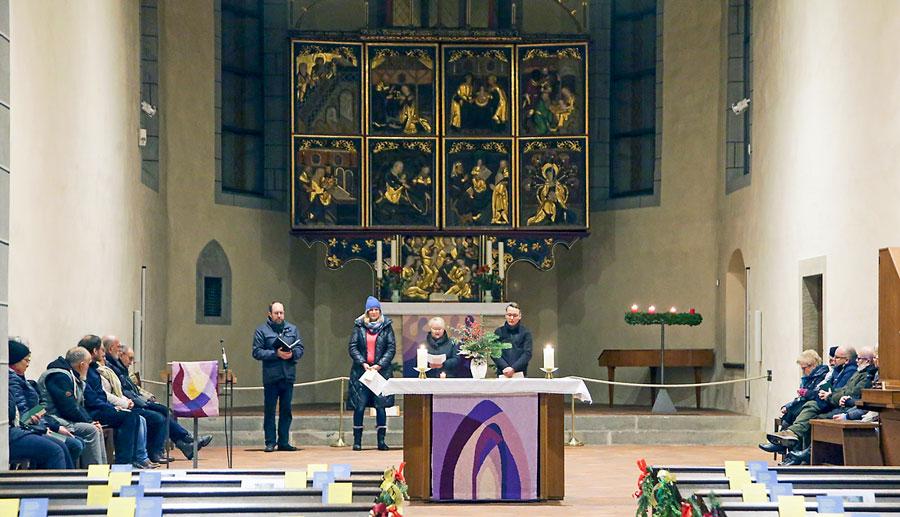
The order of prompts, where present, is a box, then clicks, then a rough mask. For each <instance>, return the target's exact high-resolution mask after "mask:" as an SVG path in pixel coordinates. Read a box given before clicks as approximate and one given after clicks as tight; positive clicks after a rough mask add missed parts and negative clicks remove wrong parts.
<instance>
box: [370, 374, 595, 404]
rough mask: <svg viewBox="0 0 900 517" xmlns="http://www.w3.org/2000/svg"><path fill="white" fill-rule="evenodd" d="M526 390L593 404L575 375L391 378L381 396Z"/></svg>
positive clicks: (505, 393)
mask: <svg viewBox="0 0 900 517" xmlns="http://www.w3.org/2000/svg"><path fill="white" fill-rule="evenodd" d="M525 393H558V394H563V395H573V396H574V397H575V398H577V399H578V400H580V401H582V402H587V403H591V402H592V400H591V394H590V392H588V389H587V386H585V385H584V381H583V380H581V379H577V378H574V377H560V378H557V379H534V378H525V379H507V378H505V377H504V378H499V379H418V378H415V379H410V378H403V379H401V378H396V379H388V381H387V382H386V383H384V385H383V386H381V395H406V394H410V395H515V394H525Z"/></svg>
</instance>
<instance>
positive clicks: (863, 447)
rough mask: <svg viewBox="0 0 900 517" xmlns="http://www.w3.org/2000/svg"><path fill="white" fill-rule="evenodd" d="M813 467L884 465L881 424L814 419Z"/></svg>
mask: <svg viewBox="0 0 900 517" xmlns="http://www.w3.org/2000/svg"><path fill="white" fill-rule="evenodd" d="M809 423H810V424H811V425H812V430H811V432H810V442H811V447H812V449H811V450H810V464H811V465H823V464H829V465H875V466H879V465H884V461H883V460H882V459H881V445H880V444H879V441H878V427H879V425H878V423H875V422H848V421H846V420H824V419H823V420H819V419H813V420H810V421H809Z"/></svg>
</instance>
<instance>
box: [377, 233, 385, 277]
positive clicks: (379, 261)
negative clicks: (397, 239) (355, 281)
mask: <svg viewBox="0 0 900 517" xmlns="http://www.w3.org/2000/svg"><path fill="white" fill-rule="evenodd" d="M381 247H382V242H381V239H378V242H377V243H376V244H375V276H376V277H378V279H381V277H382V276H383V275H384V271H382V270H383V269H384V251H382V249H381Z"/></svg>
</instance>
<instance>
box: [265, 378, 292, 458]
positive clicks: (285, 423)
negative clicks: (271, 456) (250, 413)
mask: <svg viewBox="0 0 900 517" xmlns="http://www.w3.org/2000/svg"><path fill="white" fill-rule="evenodd" d="M293 398H294V386H293V383H292V382H289V381H286V380H280V381H278V382H273V383H270V384H263V400H264V406H263V430H264V431H265V433H266V445H275V444H276V442H275V404H276V403H277V404H278V442H277V444H278V445H290V443H291V420H293V416H292V415H291V399H293Z"/></svg>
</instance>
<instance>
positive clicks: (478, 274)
mask: <svg viewBox="0 0 900 517" xmlns="http://www.w3.org/2000/svg"><path fill="white" fill-rule="evenodd" d="M472 281H473V282H475V285H477V286H478V288H479V289H481V290H482V291H492V290H494V288H496V287H497V286H498V285H500V276H499V275H498V274H497V273H494V270H493V269H492V268H490V267H488V266H487V265H483V266H478V267H477V268H475V274H474V275H473V276H472Z"/></svg>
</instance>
